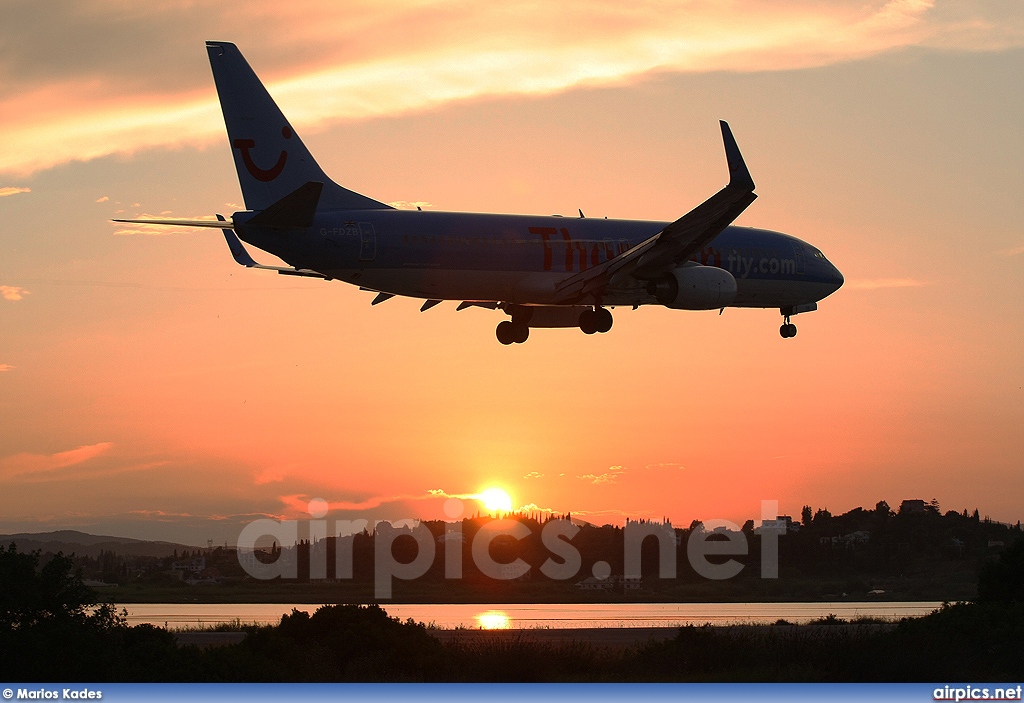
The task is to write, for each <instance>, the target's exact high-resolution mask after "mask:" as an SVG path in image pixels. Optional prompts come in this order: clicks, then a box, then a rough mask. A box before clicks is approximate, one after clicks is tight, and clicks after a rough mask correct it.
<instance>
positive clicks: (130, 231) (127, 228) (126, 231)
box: [110, 210, 213, 237]
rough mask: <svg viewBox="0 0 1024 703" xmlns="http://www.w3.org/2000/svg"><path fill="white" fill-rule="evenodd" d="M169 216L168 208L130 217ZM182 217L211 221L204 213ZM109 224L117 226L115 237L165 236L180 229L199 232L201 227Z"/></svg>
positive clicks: (163, 217)
mask: <svg viewBox="0 0 1024 703" xmlns="http://www.w3.org/2000/svg"><path fill="white" fill-rule="evenodd" d="M169 217H172V213H171V211H170V210H165V211H163V212H161V213H160V214H159V215H150V214H148V213H143V214H141V215H133V216H132V217H131V218H130V219H139V220H142V219H147V218H162V219H167V218H169ZM125 219H129V218H127V217H125ZM182 219H191V220H210V221H211V222H212V221H213V218H212V217H207V216H205V215H202V216H197V217H188V218H182ZM110 224H112V225H115V226H116V227H117V229H115V230H114V236H115V237H131V236H135V235H145V236H149V237H166V236H167V235H169V234H174V233H175V232H179V233H180V231H181V230H184V231H186V232H199V231H201V230H202V228H201V227H184V226H181V225H172V226H167V225H149V224H145V223H131V224H125V223H123V222H111V223H110Z"/></svg>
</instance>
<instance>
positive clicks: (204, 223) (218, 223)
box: [111, 217, 235, 229]
mask: <svg viewBox="0 0 1024 703" xmlns="http://www.w3.org/2000/svg"><path fill="white" fill-rule="evenodd" d="M111 222H128V223H130V224H136V225H166V226H168V227H216V228H217V229H224V228H225V227H228V228H232V227H234V226H235V225H234V223H232V222H231V220H223V221H222V220H186V219H183V218H169V219H156V218H152V217H147V218H140V219H137V220H111Z"/></svg>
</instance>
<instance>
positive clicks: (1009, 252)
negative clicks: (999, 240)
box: [999, 245, 1024, 256]
mask: <svg viewBox="0 0 1024 703" xmlns="http://www.w3.org/2000/svg"><path fill="white" fill-rule="evenodd" d="M999 253H1000V255H1002V256H1017V255H1018V254H1024V245H1022V246H1019V247H1013V248H1012V249H1003V250H1002V251H1000V252H999Z"/></svg>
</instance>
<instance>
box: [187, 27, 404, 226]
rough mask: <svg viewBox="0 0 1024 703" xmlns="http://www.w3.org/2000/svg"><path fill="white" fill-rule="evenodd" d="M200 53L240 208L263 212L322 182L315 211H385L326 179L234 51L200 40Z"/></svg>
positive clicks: (233, 48) (232, 47)
mask: <svg viewBox="0 0 1024 703" xmlns="http://www.w3.org/2000/svg"><path fill="white" fill-rule="evenodd" d="M206 51H207V53H209V55H210V66H211V67H212V68H213V80H214V83H216V84H217V95H218V96H219V97H220V106H221V110H223V112H224V123H225V125H226V126H227V130H228V141H229V142H230V144H231V152H232V154H233V155H234V157H235V169H236V170H237V171H238V183H239V185H240V186H241V187H242V197H243V198H245V207H246V209H248V210H265V209H266V208H268V207H269V206H270V205H272V204H273V203H276V202H277V201H279V200H281V199H282V198H283V197H285V196H286V195H289V194H291V193H293V192H295V191H296V190H297V189H298V188H300V187H301V186H303V185H305V184H306V183H309V182H310V181H315V182H320V183H323V184H324V187H323V191H322V193H321V195H320V201H319V209H321V210H380V209H390V208H389V206H388V205H385V204H384V203H381V202H378V201H376V200H374V199H372V198H367V197H366V196H364V195H360V194H359V193H355V192H353V191H351V190H348V189H346V188H342V187H341V186H340V185H338V184H337V183H335V182H334V181H332V180H331V179H330V178H328V177H327V175H326V174H325V173H324V172H323V169H321V168H320V166H319V165H318V164H317V162H316V160H315V159H314V158H313V156H312V155H311V154H310V153H309V150H308V149H306V145H305V144H303V143H302V140H301V139H299V135H297V134H296V133H295V130H294V129H292V127H291V125H290V124H288V121H287V120H286V119H285V117H284V115H283V114H282V113H281V110H280V108H278V107H277V104H276V103H275V102H274V99H273V98H272V97H270V93H268V92H267V89H266V88H264V87H263V83H261V82H260V79H259V78H258V77H257V76H256V74H255V73H254V72H253V70H252V68H250V67H249V64H248V62H246V60H245V57H243V56H242V52H240V51H239V50H238V47H236V46H235V45H234V44H230V43H228V42H206Z"/></svg>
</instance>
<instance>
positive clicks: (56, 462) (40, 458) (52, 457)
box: [0, 442, 114, 479]
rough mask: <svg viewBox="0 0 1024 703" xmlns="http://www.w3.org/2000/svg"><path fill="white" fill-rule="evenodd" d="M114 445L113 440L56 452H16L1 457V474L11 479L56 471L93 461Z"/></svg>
mask: <svg viewBox="0 0 1024 703" xmlns="http://www.w3.org/2000/svg"><path fill="white" fill-rule="evenodd" d="M113 446H114V443H113V442H99V443H97V444H84V445H82V446H80V447H76V448H75V449H69V450H67V451H63V452H57V453H56V454H30V453H28V452H22V453H21V454H14V455H13V456H9V457H5V458H3V459H0V476H2V477H4V478H7V479H10V478H15V477H18V478H21V477H26V476H31V475H39V474H48V473H52V472H56V471H58V470H59V469H65V468H68V467H72V466H77V465H79V464H84V463H86V462H88V461H91V460H92V459H95V458H96V457H98V456H101V455H103V454H106V453H107V452H109V451H110V450H111V449H112V448H113Z"/></svg>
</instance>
